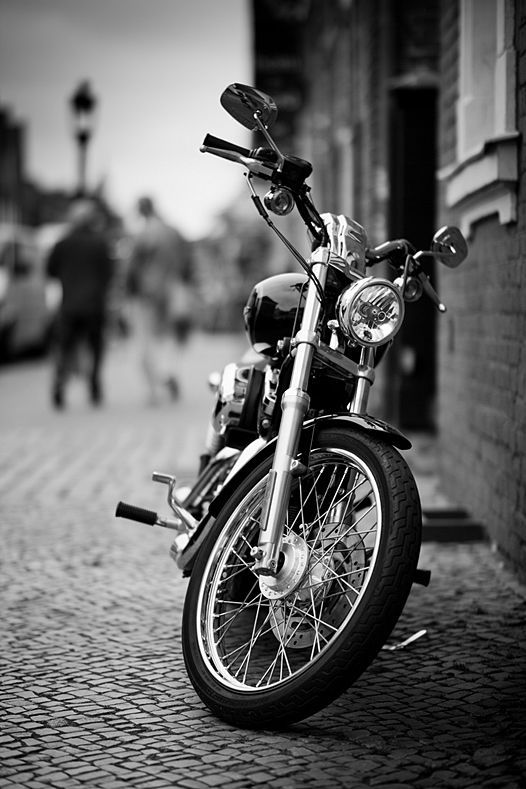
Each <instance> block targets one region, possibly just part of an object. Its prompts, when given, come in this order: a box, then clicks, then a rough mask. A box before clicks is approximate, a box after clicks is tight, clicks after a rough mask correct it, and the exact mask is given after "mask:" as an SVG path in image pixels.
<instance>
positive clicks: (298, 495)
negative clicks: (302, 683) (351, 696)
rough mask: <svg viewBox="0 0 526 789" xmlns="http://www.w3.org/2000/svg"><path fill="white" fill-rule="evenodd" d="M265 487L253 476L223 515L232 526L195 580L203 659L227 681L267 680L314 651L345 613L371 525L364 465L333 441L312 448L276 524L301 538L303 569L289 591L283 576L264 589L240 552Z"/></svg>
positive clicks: (366, 558) (360, 580)
mask: <svg viewBox="0 0 526 789" xmlns="http://www.w3.org/2000/svg"><path fill="white" fill-rule="evenodd" d="M265 495H266V485H265V483H264V478H262V481H261V483H259V482H258V484H257V485H256V486H255V487H254V488H253V489H252V491H250V493H249V494H248V495H247V497H246V498H245V500H244V501H243V502H242V504H241V505H240V507H239V509H238V510H237V513H236V512H234V514H233V515H232V518H233V520H232V521H231V522H230V523H231V527H232V525H233V524H235V527H234V530H233V531H232V533H231V534H230V536H228V533H227V532H226V533H225V534H226V535H227V539H224V542H223V543H222V547H221V548H220V549H219V551H218V554H217V556H216V557H215V558H214V560H213V562H212V563H211V564H209V569H208V571H207V572H208V575H207V576H206V577H205V578H203V581H202V583H203V594H204V600H205V601H206V602H205V604H204V607H203V613H202V615H201V620H200V621H201V622H202V625H201V627H202V630H201V632H202V633H203V641H204V643H205V644H206V649H205V651H206V655H207V659H208V662H209V664H210V666H211V667H213V670H214V671H215V673H216V674H217V676H218V677H221V681H223V682H225V683H227V684H230V685H231V686H232V687H243V688H250V689H256V688H260V689H261V688H267V687H273V686H275V685H279V684H280V683H282V682H285V681H286V680H287V679H288V678H290V677H293V676H295V675H296V674H297V673H298V672H300V671H302V670H303V669H305V668H306V667H307V666H308V665H309V664H310V663H311V662H312V661H315V660H317V659H318V656H319V655H320V654H321V653H323V652H324V651H325V650H326V648H327V647H328V646H329V645H330V644H331V643H332V642H333V640H334V639H336V638H337V637H338V635H339V634H340V633H341V632H342V630H343V628H344V626H345V625H346V623H347V622H348V621H349V619H350V617H352V616H353V614H354V610H355V609H356V607H357V602H359V600H360V596H361V592H362V590H363V588H364V586H365V584H366V582H367V579H368V575H369V573H370V571H371V568H372V566H373V562H374V557H375V556H376V553H375V551H374V546H375V545H376V541H377V540H378V538H379V533H380V525H381V521H380V513H379V512H378V506H379V505H378V494H377V493H376V488H375V483H374V480H373V478H372V476H371V475H370V473H369V471H368V469H367V467H366V466H364V464H363V463H361V462H360V460H358V459H357V458H356V457H355V456H353V455H350V454H349V453H345V452H343V451H341V450H329V449H328V450H315V451H314V452H313V453H312V456H311V462H310V469H309V472H308V474H306V475H305V476H303V477H299V478H298V479H297V481H296V482H295V483H294V484H293V486H292V490H291V500H290V505H289V508H288V511H287V516H286V524H285V528H284V534H285V535H287V534H290V533H291V532H293V533H294V534H295V535H297V537H298V538H299V539H300V540H302V541H303V543H304V546H305V549H306V550H307V551H308V558H307V560H306V566H305V570H304V571H303V573H302V575H301V576H300V577H299V578H298V580H297V581H295V583H291V584H290V587H291V588H290V591H288V592H287V591H285V590H286V589H287V583H286V580H285V585H284V586H281V587H280V586H279V585H278V586H277V590H276V591H274V592H273V593H272V598H271V599H269V596H268V595H269V592H267V591H266V589H268V587H266V588H265V587H261V588H260V585H259V583H260V581H259V578H258V577H257V576H256V575H255V573H254V571H253V562H252V557H251V554H250V551H251V549H252V548H253V546H254V545H256V544H257V539H258V532H259V528H260V521H261V512H262V508H263V504H264V497H265ZM366 499H371V502H372V503H369V501H367V502H366V501H365V500H366ZM364 505H365V506H364ZM371 519H372V520H371ZM366 546H367V547H366ZM278 577H279V574H278ZM285 578H286V577H285ZM262 589H263V591H262ZM280 589H283V591H282V592H280V591H279V590H280ZM205 633H206V636H205Z"/></svg>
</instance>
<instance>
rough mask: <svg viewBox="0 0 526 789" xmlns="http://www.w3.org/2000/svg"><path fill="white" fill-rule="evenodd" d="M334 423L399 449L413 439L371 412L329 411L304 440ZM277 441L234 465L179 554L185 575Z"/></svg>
mask: <svg viewBox="0 0 526 789" xmlns="http://www.w3.org/2000/svg"><path fill="white" fill-rule="evenodd" d="M331 426H339V427H346V428H347V429H348V430H349V431H351V432H352V431H358V432H361V433H372V434H373V435H375V436H376V437H377V438H382V439H383V440H384V441H385V442H386V443H388V444H391V445H392V446H394V447H397V448H398V449H410V448H411V442H410V441H409V439H408V438H407V437H406V436H404V434H403V433H401V432H400V431H399V430H397V429H396V427H393V426H392V425H390V424H388V422H384V421H383V420H382V419H376V418H375V417H372V416H368V415H367V414H348V413H345V414H327V415H325V416H319V417H315V418H314V419H308V420H307V421H306V422H305V423H304V425H303V430H302V436H301V440H302V441H305V442H307V443H306V446H307V447H308V446H309V445H310V444H311V442H312V440H315V438H316V435H315V432H316V430H317V429H318V428H320V427H331ZM312 431H314V435H313V434H312ZM276 441H277V438H274V439H272V441H269V442H268V443H266V444H264V446H263V447H262V448H261V449H259V450H258V451H257V452H253V453H251V454H250V456H249V457H248V458H247V460H246V462H245V463H243V464H242V465H238V464H239V461H240V460H241V458H239V460H238V461H237V463H236V465H237V466H238V467H237V470H236V469H234V472H235V473H233V474H231V475H230V476H229V478H228V479H227V481H226V482H225V484H224V485H223V487H222V488H221V490H220V492H219V493H218V494H217V496H216V497H215V499H213V501H212V502H211V503H210V507H209V509H208V513H207V514H206V515H205V517H204V518H203V519H202V521H201V523H200V524H199V526H198V527H197V529H196V531H195V532H194V534H193V535H192V538H191V540H190V542H189V544H188V546H187V547H186V548H185V549H184V550H183V551H182V552H181V554H180V555H179V556H178V558H177V564H178V566H179V567H180V568H181V569H183V570H184V571H185V575H188V574H189V573H190V572H191V565H192V564H193V560H194V558H195V555H196V553H197V552H198V551H199V549H200V547H201V545H202V544H203V541H204V540H205V538H206V536H207V534H208V532H209V531H210V529H211V527H212V525H213V523H214V521H215V518H216V517H217V516H218V515H219V513H220V512H221V509H222V508H223V506H224V504H225V503H226V501H227V500H228V499H229V498H230V496H231V495H232V493H233V492H234V491H235V490H236V489H237V488H238V486H239V484H240V482H241V481H242V480H243V479H244V478H245V477H246V475H247V474H250V472H251V471H252V470H253V469H254V468H256V466H258V465H259V464H260V463H261V462H262V461H263V460H265V459H266V458H267V457H269V456H272V455H273V453H274V447H275V446H276ZM254 443H255V442H254ZM300 448H301V444H300Z"/></svg>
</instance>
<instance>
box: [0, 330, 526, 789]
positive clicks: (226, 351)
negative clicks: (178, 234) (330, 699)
mask: <svg viewBox="0 0 526 789" xmlns="http://www.w3.org/2000/svg"><path fill="white" fill-rule="evenodd" d="M195 342H196V345H195V346H194V347H193V352H194V354H195V358H196V359H197V360H198V367H196V368H192V372H191V373H189V375H190V377H191V386H190V388H189V389H187V390H186V391H184V392H183V397H182V399H181V401H179V402H178V403H176V404H175V405H170V404H167V405H166V406H163V407H161V408H160V409H148V408H147V407H145V405H144V400H143V397H142V392H141V387H140V384H139V382H138V380H137V377H136V370H135V368H134V367H133V365H131V364H130V360H129V359H128V358H127V356H126V352H125V350H123V349H122V348H116V349H115V352H114V353H113V352H112V356H111V361H110V367H109V368H108V376H109V379H108V404H107V406H106V407H105V408H104V409H102V410H100V411H93V410H92V409H91V408H90V407H89V406H88V405H87V404H86V403H85V399H84V393H83V392H81V391H80V390H79V391H77V392H75V394H74V396H73V397H72V401H71V405H70V408H69V409H68V411H67V412H66V413H64V414H57V413H55V412H52V411H51V410H50V408H49V403H48V389H47V382H48V369H47V367H46V365H45V364H41V363H38V364H33V365H31V364H23V365H16V366H14V367H12V368H9V369H0V534H1V539H2V552H1V554H0V590H1V591H0V594H1V597H0V602H1V605H2V619H1V625H0V628H1V641H0V643H1V645H2V646H1V649H0V680H1V682H0V787H2V789H43V788H44V787H46V788H47V789H49V788H50V787H53V789H61V788H64V789H76V788H77V787H83V788H84V789H125V788H126V789H129V787H137V789H165V788H166V789H168V787H170V788H172V787H185V788H186V789H210V787H216V786H217V787H223V786H225V787H228V788H229V789H249V788H252V787H262V788H265V789H266V787H271V788H272V789H274V788H275V789H303V787H313V788H314V787H315V788H316V789H334V788H336V789H338V788H340V787H341V789H365V788H366V787H379V789H395V788H396V789H427V788H429V789H436V788H437V787H438V788H439V789H442V788H444V789H450V788H451V789H455V788H456V787H458V789H468V788H469V789H479V788H480V787H484V789H521V787H524V786H525V776H526V749H525V743H526V718H525V715H524V690H525V688H526V637H525V624H526V593H525V590H524V588H523V587H522V586H520V585H519V584H518V583H517V582H516V580H515V579H514V578H513V576H511V575H510V574H509V573H508V572H507V571H506V570H505V569H504V568H503V567H502V566H501V565H500V563H499V560H498V557H497V556H496V555H494V554H493V553H492V552H491V550H490V547H489V546H488V544H487V543H486V542H484V541H480V540H479V541H464V542H458V541H447V542H438V541H436V540H433V541H426V542H425V544H424V545H423V548H422V554H421V562H420V564H421V566H422V567H424V568H427V569H430V570H431V571H432V580H431V585H430V586H429V587H427V588H424V587H420V586H414V587H413V590H412V592H411V595H410V597H409V600H408V603H407V606H406V608H405V610H404V612H403V614H402V616H401V618H400V620H399V622H398V624H397V626H396V628H395V631H394V632H393V633H392V635H391V638H390V639H389V644H390V645H395V644H397V643H399V642H401V641H403V640H404V639H406V638H407V637H408V636H410V635H412V634H414V633H416V632H418V631H420V630H425V631H426V634H425V635H424V636H423V637H422V638H420V639H418V640H416V641H414V642H413V643H412V644H410V645H409V646H407V647H406V648H403V649H399V650H395V651H388V650H383V651H381V652H380V653H379V655H378V656H377V658H376V660H375V661H374V663H373V664H372V665H371V666H370V668H369V669H368V670H367V671H366V672H365V673H364V674H363V675H362V677H361V678H360V679H359V680H358V681H357V682H356V683H355V684H354V686H353V687H351V688H350V689H349V690H348V691H347V692H346V693H345V694H343V695H342V696H341V697H340V698H339V699H338V700H337V701H336V702H334V703H333V704H331V705H329V706H328V707H327V708H326V709H324V710H322V711H321V712H319V713H318V714H316V715H314V716H312V717H311V718H309V719H308V720H306V721H303V722H301V723H299V724H297V725H295V726H292V727H290V729H288V730H287V731H283V732H271V731H265V732H258V733H257V732H251V731H246V730H243V731H240V730H237V729H235V728H234V727H231V726H227V725H226V724H223V723H222V722H220V721H218V720H216V719H214V718H212V717H211V715H209V713H208V711H207V710H206V709H205V708H204V707H203V705H202V704H201V702H200V700H199V699H198V698H197V696H196V694H195V693H194V692H193V689H192V687H191V685H190V684H189V682H188V680H187V678H186V674H185V670H184V665H183V661H182V654H181V643H180V619H181V613H182V607H183V601H184V594H185V589H186V583H187V582H186V580H184V579H182V578H181V577H180V574H179V572H178V571H177V569H176V567H175V565H174V564H173V562H172V561H171V560H170V559H169V557H168V548H169V544H170V542H171V536H170V535H169V534H168V533H166V532H164V531H163V530H161V529H158V530H154V529H151V528H149V527H146V526H140V525H135V524H132V523H130V524H127V523H126V522H125V521H122V520H117V519H115V518H114V516H113V513H114V509H115V504H116V502H117V501H118V500H119V499H121V498H122V499H129V500H131V501H137V503H140V504H142V505H143V506H145V507H151V508H159V506H160V505H161V504H162V502H163V500H164V493H163V490H162V489H160V486H156V485H153V484H152V483H151V481H150V473H151V471H152V470H153V468H157V469H158V470H164V471H176V472H177V473H179V474H180V475H181V477H184V476H185V475H191V474H192V473H193V471H194V459H195V458H196V452H198V450H199V447H200V443H201V441H202V430H203V426H204V422H203V419H205V421H206V416H205V417H203V414H205V415H207V414H208V413H209V408H210V403H211V400H210V398H211V396H210V395H209V393H208V392H207V390H206V375H207V374H208V372H209V370H210V369H211V368H213V367H214V366H215V365H216V363H217V366H220V364H219V363H220V362H221V361H224V362H226V361H229V360H230V358H231V354H232V353H233V352H235V351H236V344H235V341H234V342H233V341H232V338H222V337H214V338H211V339H209V340H208V342H207V343H204V342H203V338H195ZM225 356H226V357H227V358H225V359H223V357H225ZM201 383H202V384H203V386H202V388H201ZM416 443H417V450H416V451H415V453H414V454H413V457H412V460H411V461H410V462H412V463H413V468H414V471H415V474H416V476H417V479H418V480H419V482H420V484H421V486H422V485H423V499H424V508H425V509H429V510H430V509H431V508H432V506H435V507H437V506H438V505H440V507H442V506H445V505H447V506H449V505H450V503H449V502H447V501H444V500H443V499H442V498H441V496H442V493H441V491H440V487H439V484H438V481H437V479H436V475H435V474H434V470H433V466H432V461H433V452H432V447H431V446H430V445H429V444H428V445H427V447H426V446H422V445H421V442H420V439H419V440H418V441H417V442H416ZM426 452H427V455H426ZM455 506H456V503H455Z"/></svg>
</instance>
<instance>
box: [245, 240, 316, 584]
mask: <svg viewBox="0 0 526 789" xmlns="http://www.w3.org/2000/svg"><path fill="white" fill-rule="evenodd" d="M328 261H329V251H328V250H327V249H326V248H325V247H320V248H319V249H317V250H316V251H315V252H313V254H312V256H311V259H310V262H311V264H312V273H313V274H314V275H315V276H316V277H317V279H318V281H319V283H320V285H321V287H322V289H324V288H325V282H326V279H327V270H328ZM320 312H321V304H320V299H319V296H318V292H317V288H316V285H315V284H314V283H313V281H312V280H310V281H309V287H308V290H307V298H306V301H305V309H304V312H303V320H302V322H301V328H300V330H299V332H298V333H297V335H296V337H295V357H294V364H293V368H292V375H291V381H290V388H289V389H287V390H286V392H285V393H284V394H283V399H282V401H281V405H282V416H281V424H280V428H279V433H278V439H277V442H276V451H275V454H274V461H273V464H272V470H271V471H270V473H269V478H268V483H267V490H266V494H265V507H264V510H263V512H262V517H261V527H260V532H259V542H258V546H257V548H253V550H252V554H253V556H254V558H255V560H256V561H255V564H254V568H253V569H254V571H255V572H256V573H258V574H259V575H275V574H276V572H277V570H278V561H279V556H280V552H281V544H282V539H283V529H284V526H285V519H286V513H287V506H288V502H289V496H290V488H291V479H292V474H293V463H294V461H295V457H296V454H297V452H298V447H299V439H300V434H301V428H302V425H303V420H304V418H305V415H306V413H307V411H308V409H309V403H310V398H309V395H308V392H307V389H308V383H309V377H310V370H311V365H312V359H313V356H314V351H315V347H316V341H317V329H318V322H319V318H320Z"/></svg>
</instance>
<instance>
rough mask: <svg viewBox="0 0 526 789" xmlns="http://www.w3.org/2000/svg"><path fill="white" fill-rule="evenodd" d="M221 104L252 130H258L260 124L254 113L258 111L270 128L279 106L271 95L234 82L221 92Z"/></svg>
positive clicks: (261, 118)
mask: <svg viewBox="0 0 526 789" xmlns="http://www.w3.org/2000/svg"><path fill="white" fill-rule="evenodd" d="M220 101H221V106H222V107H223V108H224V109H225V110H226V111H227V112H228V114H229V115H231V116H232V117H233V118H234V119H235V120H236V121H237V122H238V123H240V124H241V125H242V126H244V127H245V128H246V129H250V131H256V129H257V128H258V125H257V123H256V121H255V120H254V114H255V113H258V115H259V119H260V121H261V123H262V124H263V125H264V126H266V127H267V128H269V127H270V126H271V125H272V124H273V123H274V121H275V120H276V118H277V116H278V108H277V107H276V103H275V101H274V99H273V98H272V97H271V96H267V94H266V93H262V91H260V90H256V88H252V87H250V85H240V84H239V83H238V82H234V83H233V84H232V85H229V86H228V88H226V89H225V90H224V91H223V93H222V94H221V99H220Z"/></svg>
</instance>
